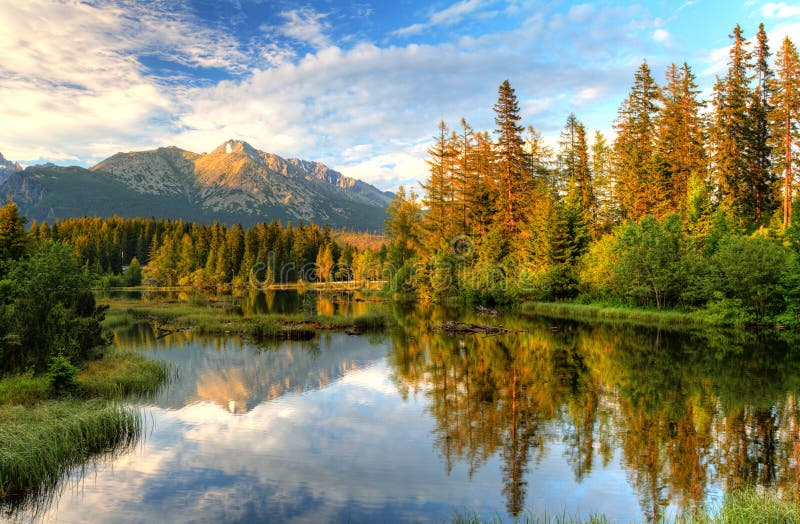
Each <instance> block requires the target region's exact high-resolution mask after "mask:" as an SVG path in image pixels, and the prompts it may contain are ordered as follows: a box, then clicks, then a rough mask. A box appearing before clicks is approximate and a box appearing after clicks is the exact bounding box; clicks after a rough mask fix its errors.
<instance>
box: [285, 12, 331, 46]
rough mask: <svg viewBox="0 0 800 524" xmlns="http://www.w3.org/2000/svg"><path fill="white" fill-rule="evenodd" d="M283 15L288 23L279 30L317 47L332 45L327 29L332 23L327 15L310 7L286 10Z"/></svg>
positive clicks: (287, 35)
mask: <svg viewBox="0 0 800 524" xmlns="http://www.w3.org/2000/svg"><path fill="white" fill-rule="evenodd" d="M281 16H282V17H283V18H284V19H285V20H286V23H285V24H284V25H283V26H281V27H280V28H278V31H279V32H280V33H281V34H282V35H284V36H286V37H289V38H292V39H294V40H297V41H299V42H305V43H308V44H309V45H311V46H312V47H314V48H316V49H321V48H323V47H327V46H328V45H330V39H329V38H328V36H327V34H326V33H327V31H328V30H329V29H330V23H329V22H328V21H326V18H327V15H325V14H323V13H318V12H316V11H314V10H313V9H311V8H309V7H303V8H301V9H292V10H291V11H284V12H283V13H281Z"/></svg>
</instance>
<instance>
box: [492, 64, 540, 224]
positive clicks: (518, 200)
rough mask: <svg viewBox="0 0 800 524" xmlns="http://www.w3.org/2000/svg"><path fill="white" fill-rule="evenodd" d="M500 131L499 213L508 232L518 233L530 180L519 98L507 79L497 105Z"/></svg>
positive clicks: (527, 198)
mask: <svg viewBox="0 0 800 524" xmlns="http://www.w3.org/2000/svg"><path fill="white" fill-rule="evenodd" d="M494 111H495V119H494V121H495V125H496V126H497V128H496V130H495V132H496V133H497V164H498V166H497V167H498V169H497V171H498V172H497V176H498V177H499V179H498V183H497V187H498V200H499V202H498V204H499V206H498V207H499V211H500V216H499V217H498V219H499V221H500V223H501V224H502V225H503V229H504V230H505V231H506V233H509V234H512V235H513V234H516V233H517V232H518V231H519V224H520V222H521V220H522V217H523V216H524V213H525V208H526V207H527V206H530V205H532V202H531V201H530V196H531V191H530V181H529V180H527V179H526V177H525V154H524V151H523V147H522V146H523V140H522V131H523V129H524V128H523V127H522V126H520V125H519V121H520V118H521V117H520V114H519V102H518V101H517V95H516V94H515V93H514V89H513V88H512V87H511V84H510V83H509V82H508V80H505V81H504V82H503V83H502V84H500V88H499V89H498V98H497V103H496V104H495V106H494Z"/></svg>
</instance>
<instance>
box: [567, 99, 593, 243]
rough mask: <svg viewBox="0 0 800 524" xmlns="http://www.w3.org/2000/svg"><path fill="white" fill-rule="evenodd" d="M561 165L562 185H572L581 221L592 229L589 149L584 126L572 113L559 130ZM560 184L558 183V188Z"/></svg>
mask: <svg viewBox="0 0 800 524" xmlns="http://www.w3.org/2000/svg"><path fill="white" fill-rule="evenodd" d="M560 146H561V154H560V159H561V165H562V178H563V180H564V183H563V185H564V187H565V188H569V187H572V189H573V190H574V191H576V192H577V193H576V194H577V205H579V207H580V210H581V214H582V215H583V222H584V223H585V224H586V225H587V227H588V228H589V230H590V231H592V232H593V231H594V226H595V223H596V220H597V204H596V201H595V196H594V187H593V184H592V174H591V171H590V168H589V151H588V147H587V144H586V127H584V125H583V124H582V123H581V122H580V121H579V120H578V119H577V117H576V116H575V115H574V114H570V115H569V117H567V123H566V125H565V126H564V130H563V131H562V132H561V140H560ZM560 187H561V184H559V189H560Z"/></svg>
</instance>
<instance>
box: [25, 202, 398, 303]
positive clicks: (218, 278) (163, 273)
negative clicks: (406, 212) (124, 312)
mask: <svg viewBox="0 0 800 524" xmlns="http://www.w3.org/2000/svg"><path fill="white" fill-rule="evenodd" d="M29 235H30V237H31V239H32V240H33V241H36V242H41V241H53V242H58V243H61V244H64V245H67V246H70V248H71V249H72V250H73V252H74V254H75V255H76V256H78V257H79V258H80V259H81V260H82V261H83V263H84V265H85V268H86V270H87V271H88V272H89V273H91V274H93V275H95V276H105V280H104V283H106V284H110V285H138V284H140V283H142V282H145V283H148V284H151V285H160V286H179V285H180V286H196V287H199V288H205V287H212V286H217V285H220V284H235V285H251V284H254V285H259V286H260V285H265V284H270V283H293V282H297V281H298V280H304V281H310V282H316V281H327V280H333V279H336V280H351V279H353V278H373V279H374V278H377V275H378V273H379V270H380V268H381V262H380V260H381V252H380V250H378V249H375V245H374V244H376V241H375V238H373V237H372V236H371V235H365V234H361V235H356V234H353V233H346V232H336V231H333V230H332V229H331V228H329V227H328V226H321V227H320V226H317V225H316V224H310V225H297V226H292V225H283V224H282V223H280V222H270V223H261V224H257V225H256V226H254V227H251V228H248V229H244V228H242V226H241V225H235V226H226V225H224V224H219V223H216V222H215V223H214V224H213V225H201V224H193V223H187V222H183V221H181V220H176V221H172V220H164V219H154V218H150V219H139V218H134V219H127V218H119V217H112V218H72V219H65V220H60V221H55V222H54V223H53V224H52V225H49V224H47V223H46V222H45V223H42V224H38V223H36V222H33V223H32V224H31V227H30V229H29ZM336 237H340V238H341V239H342V240H337V238H336ZM378 240H379V239H378ZM359 244H361V245H362V246H363V248H362V249H358V248H357V247H356V246H357V245H359ZM370 245H372V247H371V248H370V247H369V246H370ZM384 258H385V257H384Z"/></svg>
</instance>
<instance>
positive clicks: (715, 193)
mask: <svg viewBox="0 0 800 524" xmlns="http://www.w3.org/2000/svg"><path fill="white" fill-rule="evenodd" d="M731 38H732V40H733V42H732V46H731V48H730V53H729V58H728V64H727V65H728V67H727V73H726V74H725V76H724V77H721V78H718V79H717V81H716V83H715V85H714V88H713V96H712V98H711V100H701V99H700V90H699V88H698V87H697V82H696V79H695V76H694V74H693V72H692V69H691V67H690V66H689V65H688V64H686V63H684V64H682V65H676V64H672V65H670V66H669V67H667V68H666V78H665V81H664V83H663V84H662V85H659V84H658V83H657V82H656V80H655V79H654V78H653V74H652V72H651V70H650V67H649V65H648V63H647V62H646V61H645V62H643V63H642V64H641V66H640V67H639V68H638V69H637V71H636V73H635V75H634V78H633V85H632V86H631V88H630V92H629V94H628V96H627V98H626V99H625V100H624V101H623V102H622V104H621V105H620V107H619V112H618V116H617V119H616V121H615V123H614V130H615V137H614V139H613V141H610V140H607V139H606V137H604V136H603V134H602V133H601V132H599V131H595V132H594V134H593V136H592V138H591V140H590V138H589V134H590V132H589V130H587V129H586V127H585V126H584V125H583V124H582V123H581V122H580V120H579V119H578V118H577V117H576V116H575V115H574V114H572V115H570V116H569V117H568V118H567V121H566V123H565V125H564V128H563V131H562V132H561V134H560V139H559V141H558V147H557V148H556V149H555V150H553V149H551V148H549V147H548V146H547V145H546V143H545V141H544V140H543V138H542V136H541V134H540V133H538V132H537V131H536V130H535V129H534V128H533V127H532V126H529V127H527V128H526V127H524V126H523V125H521V122H520V120H521V116H520V107H519V102H518V100H517V97H516V94H515V91H514V89H513V88H512V87H511V85H510V83H509V82H508V81H505V82H503V83H502V85H500V88H499V93H498V99H497V103H496V104H495V105H494V113H495V124H496V128H495V130H494V132H493V133H490V132H488V131H476V130H474V129H473V128H472V127H470V125H469V124H468V123H467V122H466V120H463V119H462V120H461V122H460V124H459V125H458V127H457V128H456V129H453V130H451V129H450V128H449V127H448V126H447V124H445V123H444V122H442V123H441V124H440V125H439V129H438V132H437V133H436V135H435V137H434V140H435V142H434V144H433V146H432V147H431V148H430V150H429V159H428V164H429V166H430V174H429V177H428V179H427V180H426V182H425V183H424V184H423V194H422V196H421V199H418V197H417V195H416V194H415V193H414V192H413V191H405V190H403V189H402V188H401V190H400V191H399V192H398V193H397V198H396V200H395V201H394V202H393V203H392V205H391V207H390V218H389V220H388V222H387V234H388V235H389V236H390V244H389V247H388V251H387V260H388V263H390V264H391V265H392V267H394V268H398V269H397V271H396V274H395V285H396V287H397V288H398V289H404V290H405V291H411V292H413V293H415V294H416V295H417V296H419V297H420V298H422V299H423V300H432V301H437V300H441V299H443V298H446V297H450V296H454V295H455V296H466V297H467V298H469V299H472V300H476V301H480V302H496V303H503V302H509V301H512V300H521V299H533V300H564V299H572V300H577V301H580V302H597V301H601V302H609V303H615V304H620V305H635V306H645V307H656V308H659V309H662V308H676V307H677V308H687V309H692V308H710V309H711V310H715V311H717V312H721V313H723V314H731V315H736V316H739V317H742V318H741V320H746V321H764V320H766V319H768V318H769V319H773V318H775V317H776V316H777V317H780V321H781V322H784V323H797V318H798V310H799V309H800V226H798V224H797V221H796V220H795V219H794V218H793V215H796V214H797V213H796V211H797V209H796V208H797V206H798V204H797V199H794V198H793V195H794V190H795V188H796V184H797V180H796V172H797V170H798V154H797V150H798V146H799V145H800V142H799V141H798V119H800V73H799V72H798V63H799V62H800V61H799V60H798V53H797V49H796V47H795V45H794V44H793V42H792V41H791V40H790V39H789V38H788V37H787V38H786V39H785V40H784V41H783V42H782V43H781V45H780V48H779V49H778V51H777V53H776V57H775V60H774V61H773V60H772V53H771V51H770V47H769V44H768V39H767V35H766V33H765V31H764V27H763V24H762V25H761V26H760V29H759V31H758V34H757V35H756V37H755V39H754V41H752V42H748V41H746V40H745V37H744V35H743V32H742V29H741V27H739V26H738V25H737V26H736V27H735V28H734V30H733V34H732V35H731ZM773 64H774V65H773ZM590 142H591V144H590Z"/></svg>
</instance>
